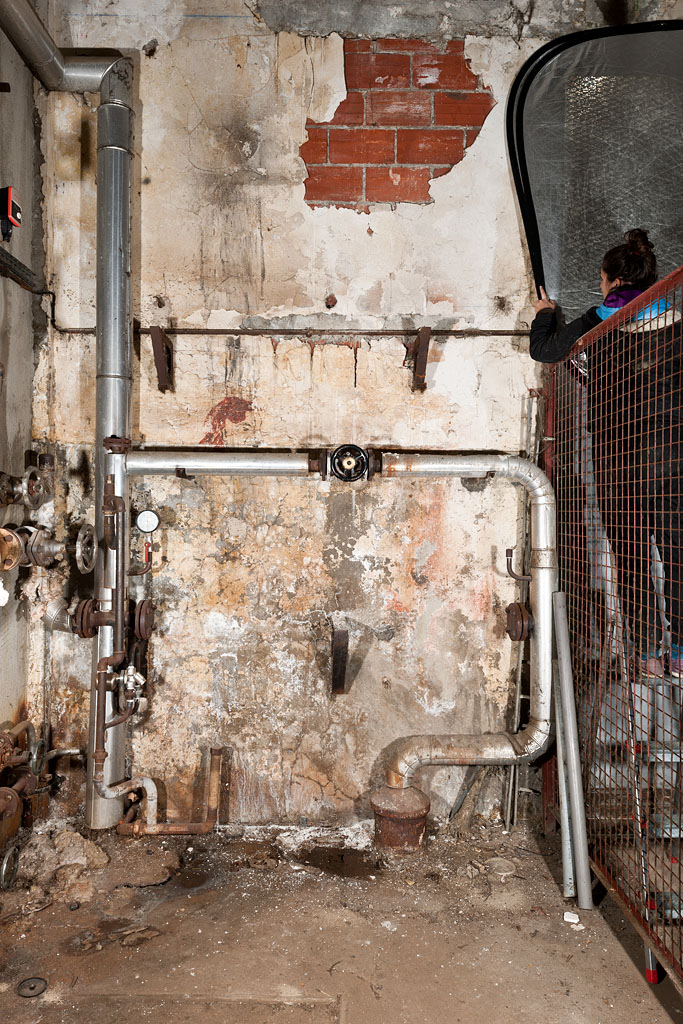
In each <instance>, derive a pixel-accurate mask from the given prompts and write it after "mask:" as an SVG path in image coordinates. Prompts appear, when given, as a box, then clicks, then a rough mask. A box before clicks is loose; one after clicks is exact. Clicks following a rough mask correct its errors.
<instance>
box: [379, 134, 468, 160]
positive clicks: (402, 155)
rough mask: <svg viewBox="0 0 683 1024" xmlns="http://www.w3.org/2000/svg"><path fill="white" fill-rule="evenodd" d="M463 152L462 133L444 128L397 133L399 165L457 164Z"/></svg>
mask: <svg viewBox="0 0 683 1024" xmlns="http://www.w3.org/2000/svg"><path fill="white" fill-rule="evenodd" d="M464 152H465V143H464V133H463V132H462V131H460V130H455V131H448V130H447V129H446V128H428V129H426V130H422V131H420V130H416V131H399V133H398V143H397V147H396V160H397V161H398V163H400V164H445V163H450V164H451V166H452V165H453V164H457V163H458V161H459V160H462V157H463V153H464Z"/></svg>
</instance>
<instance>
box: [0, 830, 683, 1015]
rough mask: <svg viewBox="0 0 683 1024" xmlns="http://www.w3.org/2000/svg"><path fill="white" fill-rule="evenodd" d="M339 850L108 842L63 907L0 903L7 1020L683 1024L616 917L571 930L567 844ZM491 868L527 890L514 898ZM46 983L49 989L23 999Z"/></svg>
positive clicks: (477, 835)
mask: <svg viewBox="0 0 683 1024" xmlns="http://www.w3.org/2000/svg"><path fill="white" fill-rule="evenodd" d="M302 840H304V842H303V846H302ZM326 841H327V842H328V843H331V844H332V845H333V847H334V843H335V842H336V843H337V844H339V845H341V844H342V842H343V843H345V844H346V849H335V848H331V849H330V848H327V849H321V847H320V832H316V833H314V832H313V830H311V831H310V834H307V833H306V830H299V831H298V832H296V834H294V831H293V830H285V831H281V832H278V833H273V832H270V833H266V832H265V831H264V832H259V831H258V830H251V831H250V832H249V834H248V837H242V838H241V839H233V838H230V837H228V836H227V835H226V834H215V835H212V836H210V837H207V838H203V839H197V840H195V841H191V840H187V839H184V840H166V841H162V840H159V839H155V840H122V839H117V838H116V837H114V836H106V837H104V839H103V838H102V837H98V843H100V845H101V846H102V847H103V848H104V849H105V850H106V851H107V852H108V854H109V856H110V860H109V864H108V865H107V866H106V867H104V868H101V867H100V868H97V869H94V870H89V871H87V872H80V873H79V872H78V871H72V874H71V876H69V872H68V871H67V872H66V875H64V874H63V875H62V878H61V890H60V889H59V886H57V888H55V887H54V886H53V888H52V889H50V888H46V889H44V890H42V891H41V890H38V889H35V888H34V889H33V890H32V892H28V891H27V890H23V891H22V890H17V889H15V890H14V891H12V892H10V893H5V894H2V896H3V898H2V900H1V901H0V904H1V908H0V921H1V922H2V931H3V941H2V944H1V945H0V950H2V952H1V953H0V991H1V992H2V1003H3V1009H4V1013H5V1019H7V1020H10V1019H11V1020H12V1021H13V1024H29V1022H30V1024H62V1022H64V1024H66V1022H67V1021H68V1022H70V1024H86V1022H87V1024H92V1022H97V1024H113V1022H116V1024H120V1022H125V1021H133V1020H135V1021H138V1020H142V1021H150V1022H164V1024H176V1022H181V1021H182V1022H183V1024H185V1022H188V1021H190V1022H191V1021H195V1020H201V1021H202V1022H203V1024H212V1022H214V1021H215V1022H221V1024H237V1022H239V1024H265V1022H290V1024H327V1022H344V1024H361V1022H362V1024H374V1022H378V1024H379V1022H389V1021H391V1022H397V1024H402V1022H406V1024H408V1022H410V1024H413V1022H414V1024H419V1022H423V1021H429V1022H434V1021H438V1022H442V1021H444V1022H449V1024H451V1022H453V1024H456V1022H462V1024H483V1022H487V1024H488V1022H490V1021H494V1022H499V1024H504V1022H508V1021H513V1020H514V1021H515V1024H536V1022H541V1021H542V1022H550V1024H560V1022H565V1021H567V1022H570V1021H584V1022H588V1024H608V1022H616V1021H619V1022H622V1021H624V1020H628V1022H629V1024H658V1022H663V1021H669V1020H683V1003H681V1002H680V1001H679V999H678V997H677V995H676V993H675V991H674V989H673V987H672V986H671V983H670V981H668V980H667V981H666V982H665V983H664V984H663V985H660V986H658V987H657V988H656V989H654V988H650V987H648V986H647V985H646V984H645V982H644V980H643V974H642V946H641V945H640V944H639V942H638V940H637V939H634V937H633V933H632V931H631V929H630V927H629V926H628V925H627V924H626V923H625V922H624V921H623V920H622V918H621V915H620V913H619V911H618V909H617V908H616V907H615V906H614V904H611V903H610V902H609V901H607V902H606V903H605V904H603V906H602V907H601V909H600V910H599V911H595V912H594V913H592V914H586V913H582V914H581V919H582V920H581V924H582V925H583V926H584V927H583V928H579V929H578V930H577V929H573V928H572V927H571V926H570V925H569V924H566V923H565V922H564V920H563V912H564V910H565V909H566V906H565V904H564V901H563V900H562V898H561V896H560V893H559V891H558V888H557V884H556V882H555V881H554V879H553V874H554V873H555V874H556V873H557V868H558V864H557V856H556V844H555V843H554V842H550V841H546V840H542V839H537V838H536V837H535V836H534V835H533V834H531V833H529V832H528V831H525V830H524V829H522V828H520V829H517V830H514V831H513V833H512V834H511V835H509V836H508V835H505V834H504V833H503V831H502V827H495V826H475V827H472V828H469V829H467V830H466V831H463V832H461V833H460V834H459V835H458V833H457V832H456V831H455V830H452V831H451V830H445V831H442V832H441V833H440V834H439V835H437V836H436V837H435V838H433V839H431V840H430V842H429V843H428V849H427V850H426V852H425V853H423V854H422V855H420V856H418V857H408V858H405V859H403V860H402V861H399V862H397V863H391V864H382V863H378V862H377V859H376V856H375V854H374V853H373V852H372V850H371V848H370V846H369V829H368V828H367V827H365V826H363V825H361V826H358V827H356V828H355V829H353V830H351V834H349V833H348V832H347V833H346V834H345V835H344V836H339V835H335V833H333V832H330V833H329V834H328V835H327V839H326ZM350 843H352V844H354V845H355V846H357V847H360V849H356V850H349V849H348V846H349V845H350ZM491 857H504V858H506V859H507V860H508V861H512V862H513V865H514V874H512V875H510V876H508V877H506V879H505V881H504V882H503V881H501V877H500V875H497V874H495V872H494V871H493V868H494V867H495V865H491V864H489V865H487V864H486V861H487V860H489V858H491ZM508 868H509V865H508ZM61 870H62V872H64V871H65V869H61ZM58 877H59V875H58ZM165 878H166V879H167V880H166V881H163V879H165ZM143 883H144V884H143ZM79 895H80V897H81V898H80V899H77V898H76V897H77V896H79ZM33 977H39V978H43V979H45V980H46V981H47V988H46V990H45V992H44V993H43V994H42V995H39V996H36V997H33V998H21V997H20V996H19V995H18V994H17V987H18V985H19V984H20V982H22V981H23V980H25V979H27V978H33Z"/></svg>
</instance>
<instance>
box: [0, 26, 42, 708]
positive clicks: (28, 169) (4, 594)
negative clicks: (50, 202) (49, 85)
mask: <svg viewBox="0 0 683 1024" xmlns="http://www.w3.org/2000/svg"><path fill="white" fill-rule="evenodd" d="M0 78H1V79H2V81H4V82H8V83H9V85H10V89H11V91H10V92H9V93H0V139H2V144H1V145H0V187H4V186H7V185H13V186H14V187H15V188H16V190H17V192H18V193H19V195H20V198H21V205H22V216H23V226H22V227H20V228H15V229H14V232H13V235H12V239H11V241H10V242H9V243H6V242H0V245H2V246H3V248H4V249H6V250H7V251H9V252H10V253H11V254H12V255H13V256H14V257H15V258H16V259H19V260H21V261H22V263H24V264H27V265H28V266H32V267H34V269H35V270H36V271H37V272H38V273H41V272H42V266H40V265H35V264H34V256H37V255H38V254H37V253H34V251H33V239H34V213H35V204H34V195H33V184H34V181H35V180H36V178H37V162H36V154H37V145H36V143H35V137H34V125H33V118H34V112H35V108H34V103H33V83H32V79H31V75H30V74H29V73H28V71H27V70H26V69H25V68H24V66H23V64H22V62H21V61H20V59H19V58H18V57H17V55H16V53H15V51H14V49H13V47H12V46H11V45H10V44H9V43H8V42H7V40H6V39H5V37H4V36H3V35H1V34H0ZM32 311H33V300H32V296H31V295H30V293H29V292H26V291H24V290H23V289H22V288H20V287H19V285H18V284H15V283H14V282H13V281H8V280H7V279H6V278H2V277H0V371H1V377H0V470H2V471H3V472H5V473H11V474H12V475H14V476H21V474H22V473H23V472H24V452H25V451H26V449H28V448H30V447H31V387H32V381H33V321H32ZM23 514H24V509H23V507H22V506H19V507H17V506H15V505H12V506H10V507H9V508H0V525H2V524H4V523H8V522H11V521H14V522H17V521H18V522H22V521H23ZM20 572H21V570H18V569H15V570H14V571H13V572H11V573H9V574H5V573H3V574H2V577H1V578H0V582H1V586H0V664H1V665H2V670H1V675H0V722H3V721H5V720H7V719H16V717H17V715H18V713H19V711H20V709H21V706H22V705H23V703H24V700H25V698H26V685H27V671H28V669H27V666H28V628H27V624H28V603H27V602H26V601H25V600H24V599H23V597H22V596H21V593H20V590H19V586H18V582H19V576H20Z"/></svg>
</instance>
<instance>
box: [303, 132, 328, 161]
mask: <svg viewBox="0 0 683 1024" xmlns="http://www.w3.org/2000/svg"><path fill="white" fill-rule="evenodd" d="M306 130H307V131H308V142H304V144H303V146H302V147H301V149H300V150H299V153H300V155H301V157H302V158H303V159H304V160H305V161H306V163H307V164H326V163H327V128H317V127H314V126H313V125H307V126H306Z"/></svg>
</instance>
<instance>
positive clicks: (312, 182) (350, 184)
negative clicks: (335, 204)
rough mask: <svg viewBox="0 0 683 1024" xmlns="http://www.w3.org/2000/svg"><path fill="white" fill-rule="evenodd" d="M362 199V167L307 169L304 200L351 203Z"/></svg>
mask: <svg viewBox="0 0 683 1024" xmlns="http://www.w3.org/2000/svg"><path fill="white" fill-rule="evenodd" d="M362 198H363V168H362V167H309V173H308V178H307V179H306V199H308V200H312V201H315V200H318V201H320V200H322V201H323V202H324V201H325V200H330V201H334V200H335V199H339V200H340V201H341V202H350V203H352V202H355V201H356V200H358V199H362Z"/></svg>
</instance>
